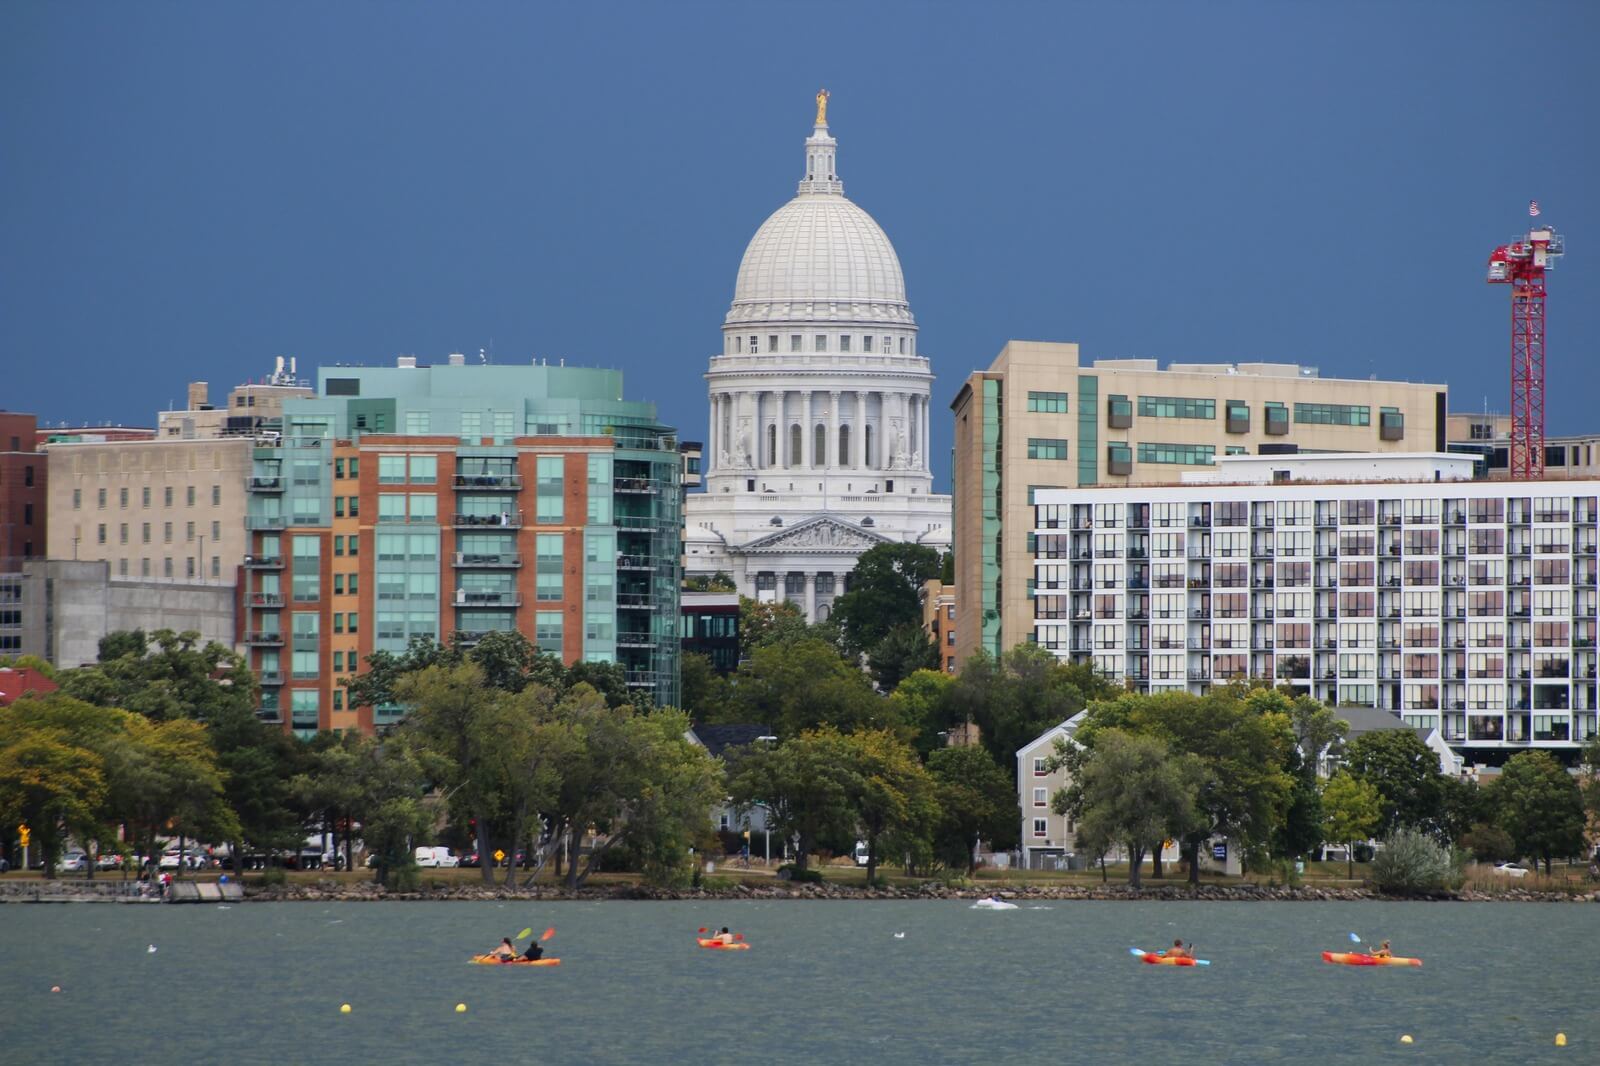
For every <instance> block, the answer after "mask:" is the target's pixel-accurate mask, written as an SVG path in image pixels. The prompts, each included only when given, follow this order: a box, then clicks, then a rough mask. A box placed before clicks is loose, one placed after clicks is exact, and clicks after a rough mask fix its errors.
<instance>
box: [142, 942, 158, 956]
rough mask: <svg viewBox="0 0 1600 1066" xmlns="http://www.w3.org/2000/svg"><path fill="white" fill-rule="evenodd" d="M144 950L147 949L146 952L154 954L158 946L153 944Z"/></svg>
mask: <svg viewBox="0 0 1600 1066" xmlns="http://www.w3.org/2000/svg"><path fill="white" fill-rule="evenodd" d="M144 950H145V954H147V955H154V954H155V953H156V946H155V945H154V944H151V945H150V946H149V947H147V948H145V949H144Z"/></svg>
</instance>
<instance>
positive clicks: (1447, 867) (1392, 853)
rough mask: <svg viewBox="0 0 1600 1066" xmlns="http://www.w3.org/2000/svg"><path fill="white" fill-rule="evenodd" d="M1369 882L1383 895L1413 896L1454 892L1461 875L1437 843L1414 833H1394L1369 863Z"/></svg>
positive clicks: (1445, 849) (1425, 836) (1410, 830)
mask: <svg viewBox="0 0 1600 1066" xmlns="http://www.w3.org/2000/svg"><path fill="white" fill-rule="evenodd" d="M1372 880H1373V883H1374V884H1376V885H1377V886H1378V888H1379V889H1381V890H1382V891H1384V892H1391V893H1394V894H1396V895H1413V894H1421V893H1428V892H1437V891H1440V890H1441V889H1449V888H1455V887H1456V886H1457V885H1459V884H1460V883H1461V871H1460V868H1459V867H1458V866H1457V865H1456V861H1455V857H1454V856H1452V855H1451V854H1450V851H1449V849H1447V848H1445V847H1444V846H1443V845H1442V844H1440V843H1439V842H1438V841H1436V840H1434V839H1433V838H1432V837H1430V836H1428V835H1427V834H1426V833H1420V832H1418V831H1417V830H1415V829H1396V830H1395V831H1394V833H1392V834H1391V835H1390V836H1389V839H1388V840H1386V841H1385V842H1384V847H1383V850H1382V851H1380V852H1378V854H1377V855H1376V856H1375V857H1374V858H1373V860H1372Z"/></svg>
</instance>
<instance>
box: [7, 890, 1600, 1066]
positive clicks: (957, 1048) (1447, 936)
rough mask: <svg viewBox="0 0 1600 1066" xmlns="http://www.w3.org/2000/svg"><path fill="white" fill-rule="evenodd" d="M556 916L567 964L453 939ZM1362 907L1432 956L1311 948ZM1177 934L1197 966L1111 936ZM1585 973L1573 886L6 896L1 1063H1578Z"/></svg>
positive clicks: (1583, 916) (1139, 941)
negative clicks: (997, 896)
mask: <svg viewBox="0 0 1600 1066" xmlns="http://www.w3.org/2000/svg"><path fill="white" fill-rule="evenodd" d="M548 925H554V926H555V927H556V930H557V932H556V936H555V938H554V939H553V940H552V941H551V942H550V943H549V945H548V948H549V949H550V954H552V955H559V956H560V957H561V958H562V965H561V966H560V967H558V968H553V969H530V968H523V969H510V968H497V967H487V966H469V965H467V964H466V958H467V956H468V955H470V954H471V953H472V952H473V951H474V950H483V949H486V948H488V947H490V946H492V945H493V944H494V943H495V942H496V941H497V940H498V939H499V938H500V937H502V936H514V935H515V934H516V933H517V932H518V931H520V930H521V929H522V928H524V927H525V926H533V927H534V928H535V929H536V930H540V929H543V928H544V927H546V926H548ZM702 925H717V926H720V925H730V926H732V927H733V928H734V929H735V930H736V931H742V932H743V933H745V935H746V936H747V937H748V938H749V941H750V942H751V944H752V945H753V950H750V951H746V952H739V953H721V952H713V951H703V950H700V949H699V948H697V947H696V946H695V942H694V939H693V934H694V932H695V929H696V927H698V926H702ZM1351 931H1354V932H1356V933H1358V934H1359V935H1361V936H1362V937H1363V938H1367V939H1369V940H1370V939H1373V938H1381V937H1389V938H1391V939H1392V940H1393V941H1394V946H1395V951H1396V953H1397V954H1406V955H1419V956H1422V957H1423V958H1424V960H1425V964H1424V966H1423V968H1422V969H1420V970H1411V969H1366V968H1362V969H1357V968H1353V967H1344V966H1330V965H1326V964H1324V963H1322V962H1321V961H1320V959H1319V953H1320V952H1321V951H1322V950H1323V949H1324V948H1327V949H1336V950H1344V949H1345V948H1346V947H1347V946H1348V944H1349V939H1348V935H1347V934H1348V933H1349V932H1351ZM897 932H903V933H904V934H905V936H904V937H903V938H896V937H895V936H894V935H893V934H895V933H897ZM1174 936H1183V937H1184V938H1186V939H1193V940H1194V941H1195V942H1196V945H1197V953H1198V954H1199V955H1200V956H1201V957H1203V958H1209V959H1211V960H1212V965H1211V966H1210V968H1208V969H1192V970H1191V969H1175V968H1171V967H1156V966H1145V965H1142V964H1140V963H1139V962H1138V961H1136V960H1135V959H1133V958H1132V957H1131V956H1130V955H1129V954H1128V948H1129V946H1130V945H1139V946H1144V947H1151V948H1153V947H1157V946H1159V945H1160V943H1161V942H1163V941H1166V942H1170V941H1171V939H1172V938H1173V937H1174ZM152 944H153V945H155V947H156V949H157V950H156V952H154V953H151V952H149V950H148V946H149V945H152ZM1597 978H1600V908H1597V907H1595V906H1593V905H1583V904H1549V905H1545V904H1423V903H1417V904H1380V903H1281V904H1279V903H1197V904H1189V903H1148V904H1143V903H1120V902H1104V903H1102V902H1079V901H1074V902H1057V903H1052V904H1048V905H1043V906H1038V907H1033V908H1029V907H1027V906H1024V907H1023V908H1022V909H1019V910H1016V911H1006V912H985V911H974V910H971V909H969V907H968V905H967V904H966V903H963V902H959V901H941V902H918V903H891V902H882V903H845V902H787V901H785V902H770V903H760V902H749V903H549V904H541V905H531V904H525V903H505V904H498V903H350V904H295V903H279V904H238V905H235V906H232V907H228V908H222V907H218V906H215V905H201V906H123V905H7V906H0V1061H4V1062H15V1063H85V1062H110V1061H124V1062H142V1061H155V1060H160V1061H166V1062H183V1061H207V1062H209V1061H222V1062H238V1063H280V1062H281V1063H332V1062H448V1061H457V1060H462V1059H473V1060H481V1061H494V1062H519V1063H520V1062H548V1063H586V1062H630V1063H631V1062H639V1063H667V1062H682V1061H687V1060H693V1061H697V1062H709V1063H724V1062H727V1063H733V1062H748V1061H775V1062H807V1063H834V1062H844V1061H851V1060H854V1061H860V1062H866V1063H900V1062H907V1063H913V1062H914V1063H928V1062H979V1061H984V1060H990V1061H995V1062H1080V1063H1107V1062H1133V1061H1146V1062H1160V1061H1186V1062H1191V1063H1210V1062H1229V1063H1244V1062H1288V1061H1300V1062H1315V1063H1317V1064H1318V1066H1321V1064H1325V1063H1356V1062H1372V1061H1388V1060H1391V1059H1393V1060H1397V1061H1399V1060H1414V1061H1426V1062H1475V1063H1501V1062H1544V1061H1549V1062H1571V1063H1583V1062H1587V1063H1593V1062H1600V1015H1597V1014H1596V1012H1595V1010H1594V999H1595V995H1596V992H1595V988H1596V979H1597ZM52 985H60V986H61V988H62V991H61V992H60V993H59V994H52V993H51V992H50V987H51V986H52ZM342 1003H349V1004H350V1005H351V1013H350V1014H348V1015H341V1014H340V1013H339V1006H340V1004H342ZM457 1003H465V1004H466V1006H467V1011H466V1013H464V1014H458V1013H456V1011H455V1006H456V1004H457ZM1558 1031H1563V1032H1565V1033H1566V1034H1567V1037H1568V1046H1567V1047H1565V1048H1557V1047H1555V1045H1554V1037H1555V1034H1556V1033H1557V1032H1558ZM1401 1034H1411V1035H1412V1036H1413V1038H1414V1042H1413V1043H1412V1044H1410V1045H1402V1044H1400V1043H1399V1037H1400V1036H1401Z"/></svg>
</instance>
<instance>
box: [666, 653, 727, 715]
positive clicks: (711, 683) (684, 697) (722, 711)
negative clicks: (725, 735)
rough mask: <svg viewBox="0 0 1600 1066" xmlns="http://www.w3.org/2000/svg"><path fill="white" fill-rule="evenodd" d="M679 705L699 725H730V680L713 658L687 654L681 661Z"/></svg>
mask: <svg viewBox="0 0 1600 1066" xmlns="http://www.w3.org/2000/svg"><path fill="white" fill-rule="evenodd" d="M679 677H680V680H679V682H678V687H679V692H680V696H679V702H681V703H682V705H683V709H684V710H686V711H688V712H689V715H690V717H692V718H693V719H694V720H695V721H697V722H708V723H711V724H713V725H720V724H723V723H726V722H728V721H729V720H730V719H729V718H728V702H729V697H728V679H727V678H725V677H723V676H722V675H721V674H719V673H717V671H716V669H715V668H714V667H713V666H712V665H711V658H710V657H709V656H706V655H701V654H699V653H698V652H684V654H683V656H682V658H681V659H680V660H679Z"/></svg>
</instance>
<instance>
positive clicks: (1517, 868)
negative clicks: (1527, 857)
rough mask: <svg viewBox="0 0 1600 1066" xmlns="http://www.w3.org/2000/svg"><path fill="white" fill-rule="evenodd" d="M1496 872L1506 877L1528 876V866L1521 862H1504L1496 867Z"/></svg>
mask: <svg viewBox="0 0 1600 1066" xmlns="http://www.w3.org/2000/svg"><path fill="white" fill-rule="evenodd" d="M1494 872H1495V873H1497V874H1501V875H1503V876H1505V877H1527V876H1528V868H1527V867H1526V866H1524V865H1522V864H1521V863H1520V862H1503V863H1501V864H1500V865H1499V866H1496V867H1495V868H1494Z"/></svg>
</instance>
